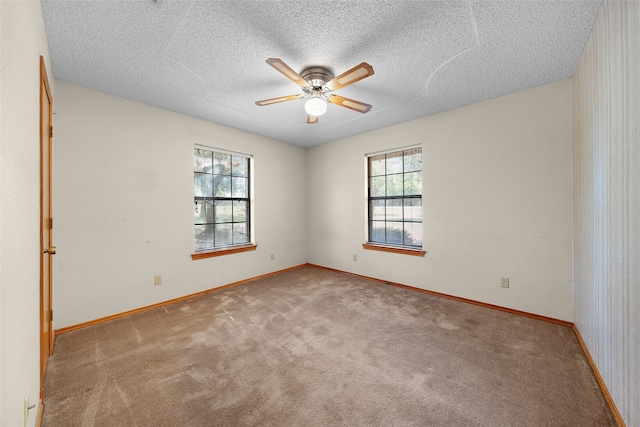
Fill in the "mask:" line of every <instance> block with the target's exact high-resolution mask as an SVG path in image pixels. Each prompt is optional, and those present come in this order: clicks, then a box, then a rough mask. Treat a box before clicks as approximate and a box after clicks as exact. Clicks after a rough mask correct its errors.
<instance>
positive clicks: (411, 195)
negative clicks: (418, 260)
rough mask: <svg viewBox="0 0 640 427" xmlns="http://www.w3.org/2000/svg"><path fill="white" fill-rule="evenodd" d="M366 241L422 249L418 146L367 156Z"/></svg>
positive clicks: (420, 158)
mask: <svg viewBox="0 0 640 427" xmlns="http://www.w3.org/2000/svg"><path fill="white" fill-rule="evenodd" d="M368 177H369V242H370V243H374V244H380V245H391V246H404V247H410V248H422V148H412V149H408V150H403V151H396V152H393V153H386V154H379V155H372V156H370V157H369V158H368Z"/></svg>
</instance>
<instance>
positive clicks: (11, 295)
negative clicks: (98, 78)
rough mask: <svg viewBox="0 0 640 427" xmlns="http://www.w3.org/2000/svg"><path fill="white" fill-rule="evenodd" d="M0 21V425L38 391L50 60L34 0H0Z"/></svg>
mask: <svg viewBox="0 0 640 427" xmlns="http://www.w3.org/2000/svg"><path fill="white" fill-rule="evenodd" d="M0 27H1V34H0V40H2V42H1V55H2V56H1V60H0V70H1V71H0V82H1V83H0V98H1V103H0V104H1V107H0V108H1V109H0V128H1V130H0V425H2V426H22V425H23V401H24V397H25V394H26V393H27V392H28V393H29V399H30V403H31V404H37V403H38V399H39V393H40V360H39V352H40V341H39V340H40V328H39V318H40V314H39V307H40V270H39V267H38V266H39V265H40V255H39V251H40V232H39V225H38V224H39V223H40V130H39V123H40V107H39V102H40V101H39V99H40V98H39V97H40V55H42V56H44V58H45V61H46V64H47V70H48V72H49V75H51V67H50V65H49V55H48V51H47V42H46V38H45V34H44V23H43V20H42V11H41V9H40V2H36V1H30V2H27V1H0ZM51 83H53V82H51ZM52 89H53V88H52ZM37 411H38V409H37V408H34V409H32V410H31V411H30V416H29V425H35V420H36V414H37Z"/></svg>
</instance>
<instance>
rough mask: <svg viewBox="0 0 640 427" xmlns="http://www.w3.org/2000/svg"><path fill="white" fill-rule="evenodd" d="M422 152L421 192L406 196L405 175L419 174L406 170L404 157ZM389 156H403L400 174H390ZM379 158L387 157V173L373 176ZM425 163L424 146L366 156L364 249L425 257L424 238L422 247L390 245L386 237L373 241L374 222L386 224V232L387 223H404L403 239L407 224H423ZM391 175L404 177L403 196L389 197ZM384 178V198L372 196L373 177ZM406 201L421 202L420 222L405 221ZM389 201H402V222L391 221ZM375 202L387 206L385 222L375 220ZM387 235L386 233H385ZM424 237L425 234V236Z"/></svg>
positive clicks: (402, 148)
mask: <svg viewBox="0 0 640 427" xmlns="http://www.w3.org/2000/svg"><path fill="white" fill-rule="evenodd" d="M416 149H417V150H420V164H421V165H420V170H419V172H420V192H419V194H405V191H406V187H405V184H406V181H405V174H408V173H414V172H417V171H416V170H408V171H407V170H405V164H404V157H405V153H406V152H407V151H411V150H416ZM388 155H400V156H402V172H400V173H398V172H392V173H389V171H388V170H387V169H386V168H387V161H386V159H387V156H388ZM379 156H385V157H384V158H385V171H384V174H382V175H381V174H378V175H372V172H373V171H372V158H374V157H379ZM422 164H423V161H422V145H412V146H408V147H399V148H394V149H390V150H385V151H380V152H375V153H369V154H366V155H365V179H366V204H367V206H366V210H367V215H366V220H367V225H366V242H365V243H363V244H362V248H363V249H366V250H375V251H382V252H391V253H397V254H404V255H413V256H424V254H425V253H426V251H424V250H423V246H424V240H423V238H422V239H421V242H420V245H419V246H418V245H407V244H405V242H403V243H401V244H399V243H389V242H388V239H387V237H386V235H385V241H384V242H379V241H373V239H372V233H373V232H374V231H373V225H374V222H377V221H380V222H383V223H384V224H385V230H386V223H387V222H401V223H402V230H403V237H404V233H405V231H404V230H406V228H405V224H406V223H418V222H419V223H420V224H423V216H422V196H423V185H422V176H423V167H422ZM390 175H401V176H402V194H400V195H398V194H396V195H391V196H389V195H387V194H386V192H387V187H386V183H387V182H388V178H387V177H388V176H390ZM382 176H384V177H385V178H384V179H385V194H384V196H372V195H371V194H372V190H371V187H372V177H382ZM406 199H418V200H420V206H421V213H420V221H413V220H406V219H405V214H404V212H405V211H404V209H405V206H404V200H406ZM389 200H400V201H402V209H403V214H402V219H401V221H389V219H388V216H387V210H386V205H387V203H388V201H389ZM375 201H384V204H385V213H384V219H383V220H374V219H373V217H374V212H373V203H374V202H375ZM385 233H386V232H385ZM422 234H423V233H422ZM423 235H424V234H423Z"/></svg>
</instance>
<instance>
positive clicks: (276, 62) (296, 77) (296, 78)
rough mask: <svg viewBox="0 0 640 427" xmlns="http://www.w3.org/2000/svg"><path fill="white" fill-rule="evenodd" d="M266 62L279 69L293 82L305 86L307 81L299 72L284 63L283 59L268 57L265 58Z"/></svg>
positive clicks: (307, 84)
mask: <svg viewBox="0 0 640 427" xmlns="http://www.w3.org/2000/svg"><path fill="white" fill-rule="evenodd" d="M267 64H269V65H271V66H272V67H273V68H275V69H276V70H278V71H280V72H281V73H282V74H283V75H284V76H285V77H286V78H288V79H289V80H291V81H292V82H294V83H295V84H297V85H298V86H300V87H307V86H309V83H307V81H306V80H305V79H303V78H302V77H300V74H298V73H296V72H295V71H293V69H292V68H291V67H289V66H288V65H287V64H285V63H284V61H283V60H282V59H280V58H269V59H267Z"/></svg>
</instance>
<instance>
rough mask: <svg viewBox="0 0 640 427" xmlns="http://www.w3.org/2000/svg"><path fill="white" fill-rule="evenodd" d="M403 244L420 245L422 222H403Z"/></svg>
mask: <svg viewBox="0 0 640 427" xmlns="http://www.w3.org/2000/svg"><path fill="white" fill-rule="evenodd" d="M404 229H405V243H404V244H405V245H407V246H418V247H422V223H420V222H405V223H404Z"/></svg>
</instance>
